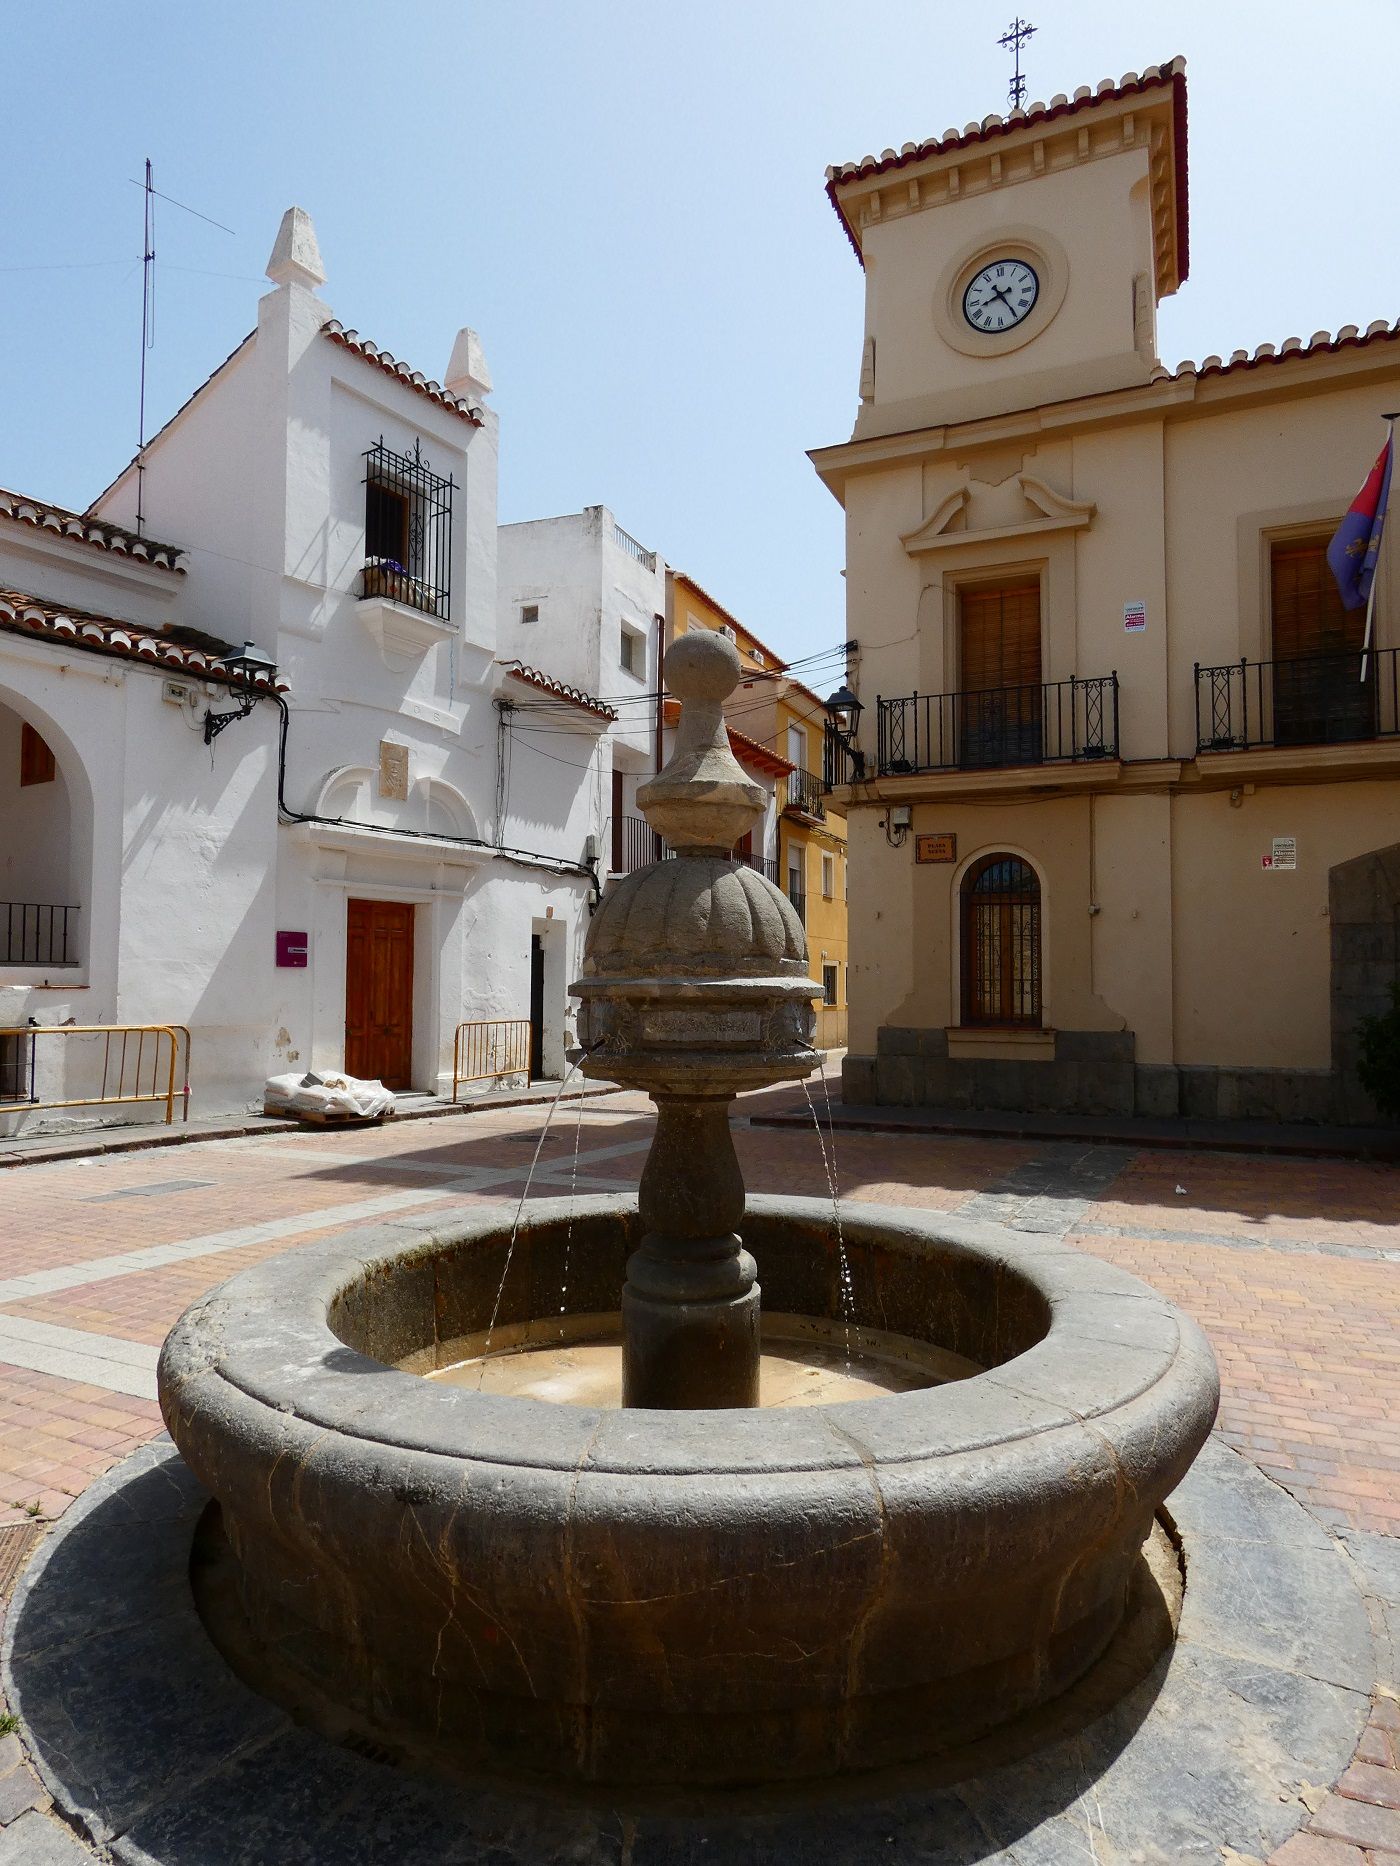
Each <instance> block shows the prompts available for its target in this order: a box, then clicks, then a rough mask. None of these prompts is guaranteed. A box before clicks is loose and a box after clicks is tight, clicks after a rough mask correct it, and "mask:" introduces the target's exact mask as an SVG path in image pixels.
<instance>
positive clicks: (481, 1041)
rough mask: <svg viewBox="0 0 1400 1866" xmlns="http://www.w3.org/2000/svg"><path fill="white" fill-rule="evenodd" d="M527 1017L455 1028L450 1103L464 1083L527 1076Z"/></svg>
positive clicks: (528, 1051)
mask: <svg viewBox="0 0 1400 1866" xmlns="http://www.w3.org/2000/svg"><path fill="white" fill-rule="evenodd" d="M529 1069H530V1020H529V1018H528V1017H494V1018H486V1019H484V1020H483V1021H481V1022H479V1023H475V1024H458V1026H457V1038H456V1041H455V1042H454V1043H453V1045H452V1099H453V1101H456V1099H457V1090H458V1088H459V1087H460V1086H461V1084H462V1083H463V1082H495V1081H498V1080H499V1079H500V1078H501V1077H502V1076H515V1075H528V1073H529Z"/></svg>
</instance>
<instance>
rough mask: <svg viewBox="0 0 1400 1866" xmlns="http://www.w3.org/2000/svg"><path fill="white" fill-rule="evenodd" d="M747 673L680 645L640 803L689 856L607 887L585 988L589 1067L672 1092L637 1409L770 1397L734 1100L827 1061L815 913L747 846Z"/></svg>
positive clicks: (645, 1293)
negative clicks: (800, 910) (740, 754)
mask: <svg viewBox="0 0 1400 1866" xmlns="http://www.w3.org/2000/svg"><path fill="white" fill-rule="evenodd" d="M741 671H742V670H741V668H740V663H739V657H738V654H737V652H736V650H735V648H734V646H733V644H732V643H731V642H729V641H727V640H726V639H725V638H724V636H722V635H716V634H711V633H709V632H708V631H704V632H701V631H697V632H696V633H694V634H690V635H686V636H683V637H682V638H681V639H680V640H679V641H677V642H675V643H673V645H672V646H671V648H670V649H669V650H668V652H667V655H666V680H667V684H668V686H669V687H670V689H671V691H672V693H674V694H675V695H676V696H677V698H678V699H679V700H680V701H681V716H680V723H679V726H678V728H677V732H676V744H675V749H674V751H673V752H672V755H671V758H670V761H669V762H668V764H667V766H666V768H665V770H664V771H662V772H661V773H660V774H659V776H657V777H655V778H653V779H652V780H651V782H650V783H648V784H644V785H643V786H642V787H641V789H640V790H639V791H638V792H637V804H638V807H639V808H640V809H641V811H642V814H643V815H644V816H645V817H646V819H647V821H648V822H649V823H650V825H651V827H652V828H653V829H654V830H656V831H657V833H658V834H659V835H660V836H661V837H662V838H663V839H664V840H665V841H666V842H667V843H669V844H670V846H671V848H673V849H674V850H675V851H676V853H675V856H674V857H673V858H671V859H668V860H666V861H661V862H653V863H652V864H651V866H650V867H648V868H644V869H641V870H639V871H637V872H635V873H633V874H630V875H626V876H623V877H621V878H620V879H618V880H616V881H612V882H610V883H609V884H608V887H607V890H606V892H605V893H604V895H603V900H602V903H601V905H600V907H599V909H598V912H597V914H596V915H595V916H594V919H593V922H592V925H591V926H590V928H589V932H588V941H587V946H586V948H585V952H584V962H583V976H582V978H581V979H580V980H579V982H578V983H577V984H576V985H575V986H574V987H573V990H574V992H575V994H576V995H577V996H578V997H579V998H580V999H581V1000H582V1009H581V1011H580V1016H579V1029H580V1036H581V1038H582V1041H583V1045H584V1050H585V1054H584V1058H583V1062H582V1067H583V1071H584V1073H585V1074H587V1075H593V1076H600V1077H605V1078H607V1079H609V1080H611V1081H614V1082H620V1083H623V1084H625V1085H626V1086H628V1087H635V1088H641V1089H645V1090H646V1092H647V1093H648V1094H649V1095H650V1096H651V1097H652V1100H653V1101H654V1102H655V1104H656V1116H657V1118H656V1133H655V1136H654V1138H653V1140H652V1144H651V1151H650V1153H649V1154H648V1156H647V1162H646V1166H645V1168H644V1169H643V1172H642V1180H641V1187H640V1193H639V1199H638V1210H639V1215H640V1218H641V1223H642V1233H643V1235H642V1240H641V1243H640V1245H639V1246H638V1248H637V1249H636V1250H635V1251H634V1252H633V1253H632V1256H631V1257H630V1258H629V1259H628V1264H627V1281H626V1284H625V1286H624V1288H623V1292H622V1337H623V1346H622V1398H623V1404H624V1405H625V1406H650V1407H664V1408H676V1407H711V1406H755V1405H757V1404H758V1374H759V1287H758V1280H757V1275H758V1273H757V1269H756V1267H755V1264H754V1260H753V1258H752V1257H751V1256H750V1255H749V1253H748V1251H746V1250H745V1249H744V1247H743V1240H742V1238H741V1236H740V1230H739V1227H740V1225H741V1224H742V1222H743V1216H744V1181H743V1176H742V1174H741V1172H740V1170H739V1161H738V1158H737V1156H736V1155H735V1152H734V1142H733V1139H732V1137H731V1135H730V1131H729V1106H730V1103H731V1102H732V1101H733V1099H734V1096H735V1094H736V1092H737V1091H738V1090H740V1089H744V1088H760V1087H764V1086H766V1085H767V1084H768V1083H771V1082H781V1081H784V1080H791V1079H793V1078H797V1077H801V1076H805V1075H807V1074H809V1073H810V1072H811V1070H812V1068H813V1067H814V1066H815V1063H816V1061H817V1055H816V1052H815V1050H814V1049H813V1048H812V1034H813V1029H814V1026H815V1021H816V1019H815V1013H814V1012H813V1010H812V999H813V998H815V997H817V996H819V995H820V987H819V986H818V985H817V984H816V983H815V982H814V981H813V980H812V979H811V978H810V977H809V976H808V972H807V945H806V936H805V934H804V933H803V930H802V923H801V921H800V920H799V919H798V917H797V913H796V911H795V909H794V908H793V906H792V903H791V902H790V901H789V900H788V899H787V897H786V896H785V895H784V894H782V893H781V892H780V891H779V890H778V889H777V888H776V887H775V886H774V885H773V883H772V882H771V881H768V880H767V879H766V878H765V877H764V876H763V875H762V874H761V873H760V872H758V871H757V870H756V869H754V868H752V867H749V866H747V865H745V864H743V863H739V862H736V861H735V860H734V859H733V856H732V854H731V851H732V850H733V848H734V845H735V843H736V842H737V841H738V840H739V838H740V837H741V836H743V835H744V834H745V833H746V832H748V831H750V830H751V829H752V828H753V826H754V824H755V823H756V822H757V821H758V819H759V818H760V817H761V816H762V814H763V811H764V808H765V805H766V802H767V798H766V794H765V792H764V790H763V788H762V786H761V785H759V784H756V783H754V782H753V781H752V780H751V779H750V778H749V777H747V776H746V775H745V773H744V771H743V770H742V769H741V768H740V766H739V764H738V763H737V762H736V760H735V758H734V754H733V752H732V751H731V750H730V746H729V738H728V732H727V729H726V727H725V724H724V715H723V711H722V703H723V701H724V699H725V698H726V697H727V695H729V694H730V693H731V692H732V691H733V690H734V688H735V686H736V685H737V684H738V681H739V677H740V674H741Z"/></svg>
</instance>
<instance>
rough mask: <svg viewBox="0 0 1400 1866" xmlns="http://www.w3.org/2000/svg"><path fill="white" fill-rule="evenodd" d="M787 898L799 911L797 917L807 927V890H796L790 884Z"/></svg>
mask: <svg viewBox="0 0 1400 1866" xmlns="http://www.w3.org/2000/svg"><path fill="white" fill-rule="evenodd" d="M787 897H788V899H789V900H790V901H791V902H792V904H793V906H794V907H795V908H796V909H797V917H798V919H799V920H800V921H801V922H802V924H803V926H804V927H805V926H806V924H807V890H806V889H805V888H795V887H793V885H792V883H791V882H789V883H788V891H787Z"/></svg>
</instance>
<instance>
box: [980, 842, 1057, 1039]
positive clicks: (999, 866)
mask: <svg viewBox="0 0 1400 1866" xmlns="http://www.w3.org/2000/svg"><path fill="white" fill-rule="evenodd" d="M962 980H963V1004H962V1012H963V1022H964V1023H965V1024H1020V1025H1031V1026H1033V1027H1036V1028H1038V1027H1039V1025H1040V882H1039V880H1038V879H1037V877H1036V872H1035V870H1034V869H1033V868H1032V867H1031V865H1030V863H1029V862H1026V861H1022V859H1021V857H1020V856H1019V855H986V856H983V857H982V859H981V861H978V862H974V863H973V864H972V866H971V868H969V869H968V871H967V873H966V875H965V876H964V877H963V884H962Z"/></svg>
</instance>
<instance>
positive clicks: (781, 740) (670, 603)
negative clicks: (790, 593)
mask: <svg viewBox="0 0 1400 1866" xmlns="http://www.w3.org/2000/svg"><path fill="white" fill-rule="evenodd" d="M693 628H705V629H712V630H714V631H716V632H717V633H720V634H723V635H726V636H727V637H728V638H729V640H731V641H732V642H733V643H734V645H735V647H736V648H737V649H738V651H739V660H740V663H741V665H742V666H743V669H744V679H743V680H742V681H741V683H740V685H739V686H738V687H737V688H736V689H735V692H734V693H733V695H732V696H731V698H730V699H729V701H728V702H727V704H726V708H725V712H726V720H727V723H728V726H729V730H730V736H731V741H732V742H733V744H734V750H735V755H736V756H737V757H738V758H739V761H740V763H741V764H746V765H747V766H748V767H749V768H750V769H751V770H755V772H756V775H760V776H765V775H771V777H772V780H773V788H774V801H773V810H772V813H771V818H770V819H769V820H768V821H766V822H765V824H764V826H763V828H762V829H761V831H760V832H759V833H758V835H757V836H756V837H755V839H754V840H753V843H752V846H750V847H748V848H746V849H744V850H743V851H741V852H742V853H743V854H744V855H745V857H746V859H750V860H752V861H754V862H755V864H756V865H758V866H761V867H762V868H763V870H764V872H765V873H766V874H767V876H768V878H769V880H770V881H774V882H776V883H777V885H778V886H779V887H781V888H782V889H783V890H784V891H785V892H786V894H787V896H788V898H789V900H791V901H792V903H793V905H794V906H795V907H796V908H797V910H798V913H799V914H800V915H801V918H802V922H803V925H804V926H805V927H806V930H807V950H808V956H809V960H810V969H811V975H812V978H813V979H814V981H815V982H816V983H817V984H819V985H820V986H821V987H822V996H821V998H820V999H819V1000H818V1001H817V1045H818V1048H820V1049H824V1050H826V1049H838V1048H841V1047H843V1046H844V1044H845V1041H846V1029H847V1023H846V1016H847V980H848V953H847V935H846V919H847V897H846V867H847V855H846V818H845V813H844V811H843V810H842V809H841V808H840V807H839V806H834V805H833V803H832V801H831V799H830V798H829V797H828V796H827V795H826V794H825V786H824V783H823V774H822V755H823V734H824V730H825V723H826V713H825V708H824V706H823V703H822V701H821V700H820V699H819V698H818V696H817V695H816V694H815V693H813V692H812V690H811V689H810V688H809V687H806V686H804V685H803V684H802V682H801V681H799V680H796V679H795V678H794V677H793V676H792V675H791V674H790V673H788V672H787V669H786V664H785V663H784V661H783V660H782V659H781V657H779V656H778V655H775V654H774V653H773V651H772V650H771V649H770V648H769V647H768V646H767V645H766V644H765V643H764V642H762V641H760V640H759V638H758V637H757V636H756V635H755V634H754V633H753V632H752V630H750V629H748V628H747V627H745V625H744V624H743V623H742V622H740V621H739V620H738V619H737V617H735V616H733V615H731V614H730V612H729V611H728V610H727V609H725V608H723V607H722V606H721V605H720V604H719V603H717V602H716V601H715V599H714V598H713V597H712V596H710V595H709V594H707V592H706V591H705V590H703V589H702V588H701V587H700V585H699V584H698V583H696V582H695V581H694V579H693V578H691V577H689V576H687V575H685V574H684V573H683V572H681V571H672V572H670V573H668V576H667V639H668V640H672V641H673V640H675V639H676V637H677V636H679V635H684V634H686V633H687V632H688V631H689V630H690V629H693ZM761 753H766V754H767V755H768V760H769V763H768V765H767V769H766V770H764V768H763V767H762V766H760V765H759V762H758V758H759V754H761Z"/></svg>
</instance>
